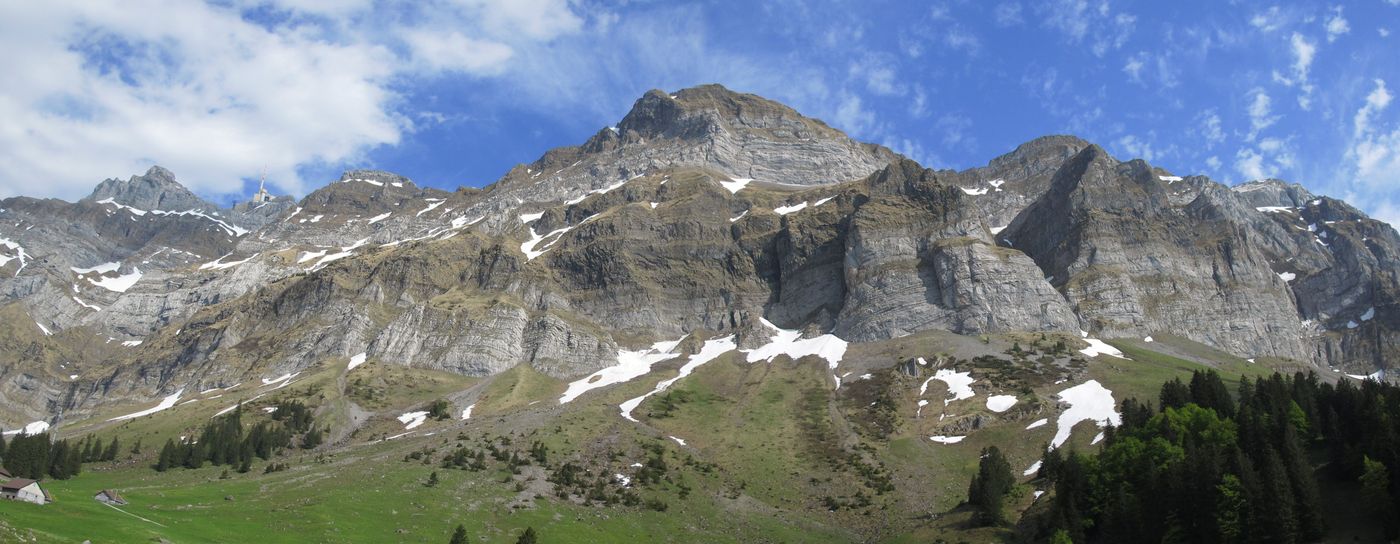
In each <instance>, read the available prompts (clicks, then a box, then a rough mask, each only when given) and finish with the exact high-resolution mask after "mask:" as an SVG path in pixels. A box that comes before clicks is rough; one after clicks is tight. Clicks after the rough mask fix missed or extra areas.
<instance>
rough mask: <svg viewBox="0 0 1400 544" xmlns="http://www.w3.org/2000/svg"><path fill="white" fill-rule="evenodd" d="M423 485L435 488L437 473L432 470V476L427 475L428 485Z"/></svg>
mask: <svg viewBox="0 0 1400 544" xmlns="http://www.w3.org/2000/svg"><path fill="white" fill-rule="evenodd" d="M423 485H424V486H425V487H437V485H438V475H437V471H436V470H434V471H433V473H432V474H429V475H428V483H425V484H423Z"/></svg>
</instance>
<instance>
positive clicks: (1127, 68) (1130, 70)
mask: <svg viewBox="0 0 1400 544" xmlns="http://www.w3.org/2000/svg"><path fill="white" fill-rule="evenodd" d="M1146 56H1147V54H1146V53H1138V54H1136V55H1133V56H1131V57H1128V63H1127V64H1124V65H1123V72H1124V73H1127V74H1128V79H1129V80H1131V81H1132V82H1133V83H1142V67H1143V66H1144V65H1145V64H1146V63H1145V61H1144V59H1145V57H1146Z"/></svg>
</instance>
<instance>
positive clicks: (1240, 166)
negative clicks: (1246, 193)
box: [1235, 149, 1269, 181]
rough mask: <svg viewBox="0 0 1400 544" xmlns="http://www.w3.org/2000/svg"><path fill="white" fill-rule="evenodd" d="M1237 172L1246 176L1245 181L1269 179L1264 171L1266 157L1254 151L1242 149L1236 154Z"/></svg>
mask: <svg viewBox="0 0 1400 544" xmlns="http://www.w3.org/2000/svg"><path fill="white" fill-rule="evenodd" d="M1235 171H1236V172H1239V173H1240V175H1241V176H1244V179H1245V181H1250V180H1256V179H1264V178H1267V177H1269V174H1267V173H1265V171H1264V156H1263V155H1260V154H1259V153H1258V152H1257V151H1254V150H1253V149H1241V150H1239V152H1238V153H1236V154H1235Z"/></svg>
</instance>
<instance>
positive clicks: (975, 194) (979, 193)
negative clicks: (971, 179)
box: [958, 187, 987, 196]
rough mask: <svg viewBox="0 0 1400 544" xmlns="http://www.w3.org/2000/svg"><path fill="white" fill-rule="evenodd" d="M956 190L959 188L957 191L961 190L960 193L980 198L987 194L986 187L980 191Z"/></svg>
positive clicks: (963, 188)
mask: <svg viewBox="0 0 1400 544" xmlns="http://www.w3.org/2000/svg"><path fill="white" fill-rule="evenodd" d="M958 188H959V189H962V192H964V193H967V194H969V195H972V196H981V195H985V194H987V188H986V187H983V188H981V189H968V188H967V187H958Z"/></svg>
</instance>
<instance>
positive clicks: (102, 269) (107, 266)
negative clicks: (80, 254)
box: [69, 263, 122, 276]
mask: <svg viewBox="0 0 1400 544" xmlns="http://www.w3.org/2000/svg"><path fill="white" fill-rule="evenodd" d="M121 267H122V263H103V264H99V265H97V266H94V267H92V268H78V267H76V266H74V267H71V268H69V270H72V271H73V272H74V273H76V274H77V275H79V276H81V275H83V274H91V273H93V272H96V273H98V274H107V273H110V272H116V271H117V270H119V269H121Z"/></svg>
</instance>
